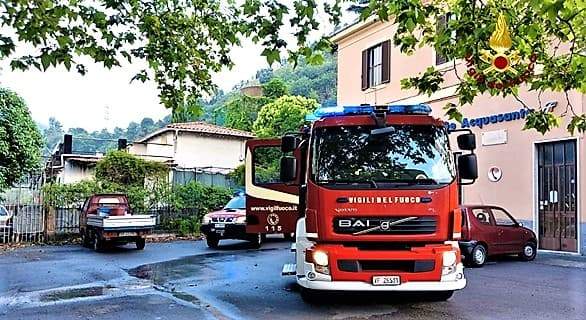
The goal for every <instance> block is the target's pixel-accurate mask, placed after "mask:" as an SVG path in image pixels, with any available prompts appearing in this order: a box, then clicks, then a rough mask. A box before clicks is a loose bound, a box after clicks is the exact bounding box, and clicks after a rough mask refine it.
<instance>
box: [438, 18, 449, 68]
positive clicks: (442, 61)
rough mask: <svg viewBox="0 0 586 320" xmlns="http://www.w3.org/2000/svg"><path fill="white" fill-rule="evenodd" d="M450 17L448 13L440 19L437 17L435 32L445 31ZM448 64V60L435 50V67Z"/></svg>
mask: <svg viewBox="0 0 586 320" xmlns="http://www.w3.org/2000/svg"><path fill="white" fill-rule="evenodd" d="M450 18H451V15H450V14H449V13H446V14H444V15H442V16H441V17H439V19H438V21H437V25H436V28H437V32H438V33H440V32H442V31H443V30H445V29H446V28H447V27H448V21H449V20H450ZM452 38H453V36H452ZM445 63H448V58H447V57H445V56H443V55H442V54H441V53H439V52H438V51H437V49H436V50H435V65H436V66H439V65H442V64H445Z"/></svg>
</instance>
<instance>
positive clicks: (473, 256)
mask: <svg viewBox="0 0 586 320" xmlns="http://www.w3.org/2000/svg"><path fill="white" fill-rule="evenodd" d="M485 262H486V247H484V245H482V244H477V245H476V246H474V248H473V249H472V252H471V253H470V256H469V257H468V263H467V264H468V265H469V266H470V267H474V268H480V267H482V266H483V265H484V263H485Z"/></svg>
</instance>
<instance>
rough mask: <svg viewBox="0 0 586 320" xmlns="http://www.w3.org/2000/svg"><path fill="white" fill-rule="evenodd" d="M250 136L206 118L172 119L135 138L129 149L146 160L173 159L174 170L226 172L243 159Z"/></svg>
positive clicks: (248, 133)
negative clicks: (165, 124) (195, 120)
mask: <svg viewBox="0 0 586 320" xmlns="http://www.w3.org/2000/svg"><path fill="white" fill-rule="evenodd" d="M253 137H254V134H252V133H251V132H246V131H242V130H236V129H231V128H226V127H222V126H217V125H213V124H209V123H206V122H186V123H173V124H169V125H167V126H165V127H164V128H161V129H159V130H157V131H155V132H153V133H151V134H149V135H147V136H145V137H143V138H141V139H138V140H137V141H135V142H134V143H132V145H131V146H130V148H129V151H130V153H132V154H135V155H137V156H140V157H143V158H145V159H149V160H161V161H163V160H164V161H167V160H168V159H172V161H171V162H172V166H173V167H174V168H175V171H181V170H207V171H212V172H218V173H227V172H229V171H232V170H233V169H234V168H236V167H237V166H238V165H239V164H241V163H242V162H243V161H244V155H245V143H246V140H248V139H251V138H253Z"/></svg>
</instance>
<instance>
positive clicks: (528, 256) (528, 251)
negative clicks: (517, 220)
mask: <svg viewBox="0 0 586 320" xmlns="http://www.w3.org/2000/svg"><path fill="white" fill-rule="evenodd" d="M536 255H537V246H536V245H535V243H533V242H527V243H526V244H525V245H524V246H523V251H521V253H519V258H521V260H523V261H532V260H533V259H535V256H536Z"/></svg>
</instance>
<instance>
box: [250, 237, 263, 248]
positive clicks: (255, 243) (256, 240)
mask: <svg viewBox="0 0 586 320" xmlns="http://www.w3.org/2000/svg"><path fill="white" fill-rule="evenodd" d="M263 240H264V235H263V234H262V233H256V234H253V235H251V236H250V244H251V245H252V247H253V248H255V249H258V248H260V247H261V246H262V242H263Z"/></svg>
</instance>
